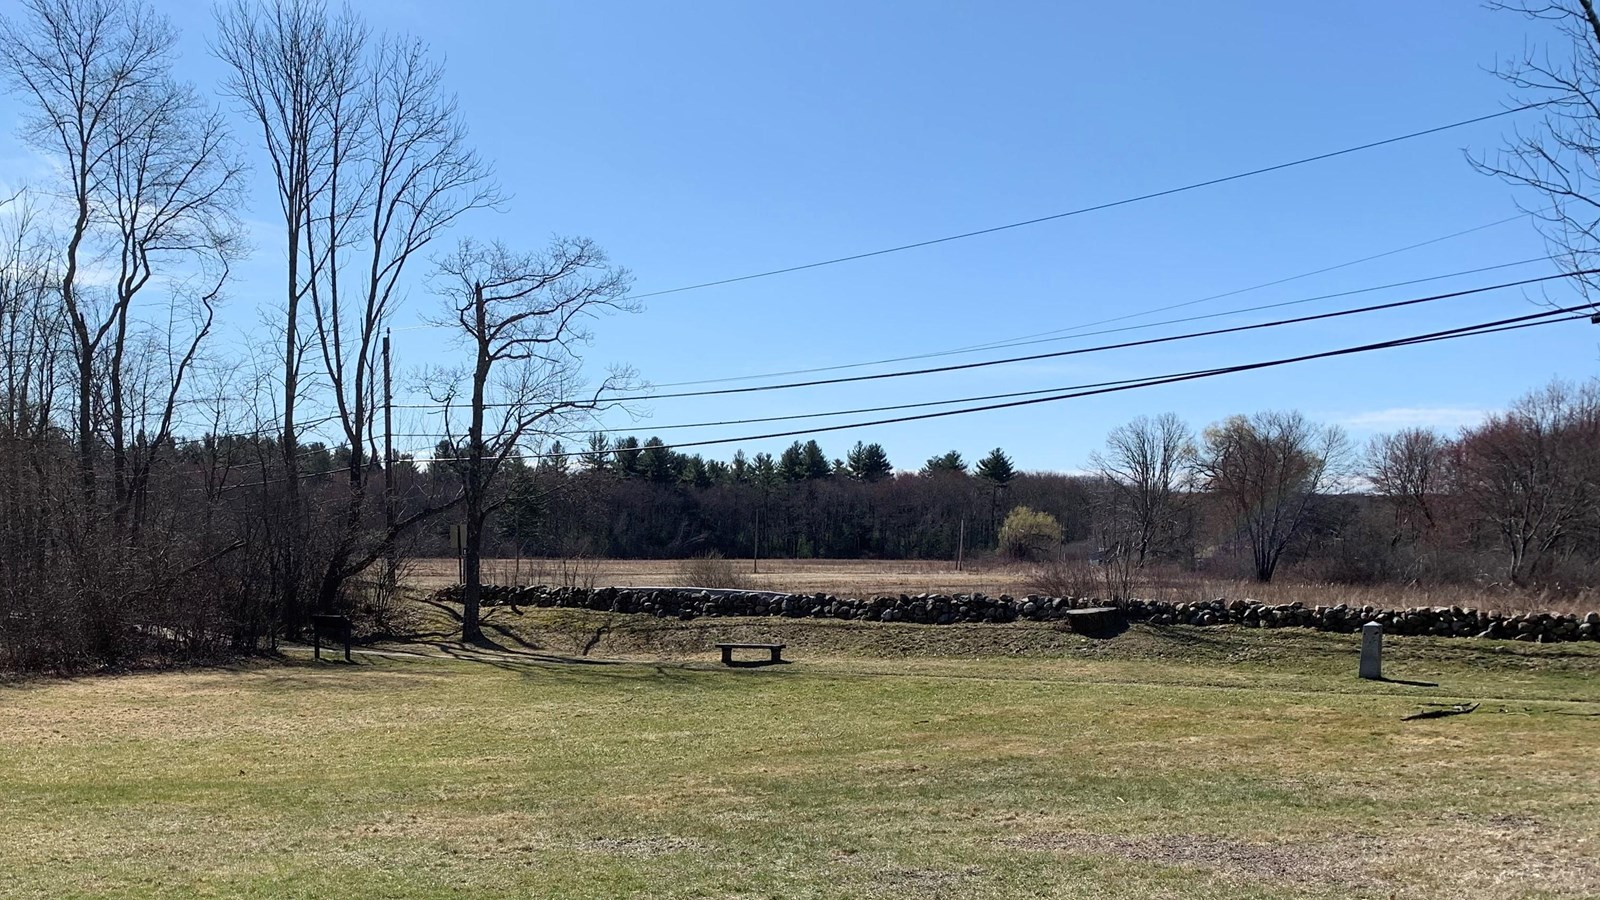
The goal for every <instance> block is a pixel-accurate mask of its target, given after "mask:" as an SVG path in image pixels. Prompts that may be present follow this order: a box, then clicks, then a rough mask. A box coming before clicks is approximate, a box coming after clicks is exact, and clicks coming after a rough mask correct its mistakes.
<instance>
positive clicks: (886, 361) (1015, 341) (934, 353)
mask: <svg viewBox="0 0 1600 900" xmlns="http://www.w3.org/2000/svg"><path fill="white" fill-rule="evenodd" d="M1522 218H1524V215H1523V214H1522V213H1518V214H1517V215H1514V216H1507V217H1506V218H1503V219H1496V220H1495V221H1493V222H1487V223H1484V224H1482V225H1477V226H1474V227H1472V228H1467V229H1463V230H1461V231H1456V232H1452V233H1450V234H1446V235H1441V236H1439V237H1436V238H1430V239H1429V240H1426V241H1419V242H1417V243H1414V244H1407V245H1406V246H1404V247H1396V248H1394V249H1392V250H1385V251H1384V252H1382V253H1374V254H1371V255H1369V256H1363V257H1361V258H1360V259H1352V260H1348V261H1346V262H1342V263H1337V264H1335V265H1331V266H1323V267H1322V268H1320V269H1312V270H1311V271H1309V272H1301V273H1300V274H1298V275H1289V276H1286V277H1283V278H1276V279H1273V280H1272V281H1264V282H1261V283H1260V284H1253V285H1250V286H1249V287H1242V288H1235V289H1233V290H1229V291H1223V292H1221V293H1218V294H1211V295H1208V296H1205V297H1198V298H1196V299H1193V300H1185V301H1183V302H1181V303H1171V304H1167V305H1165V306H1156V307H1151V308H1149V309H1142V310H1139V311H1137V312H1131V313H1127V314H1125V315H1120V316H1113V317H1111V318H1109V319H1097V320H1095V321H1092V322H1080V323H1078V324H1077V325H1069V326H1066V327H1063V328H1055V329H1051V330H1049V331H1038V332H1032V333H1029V334H1024V335H1017V336H1014V337H1009V338H1000V339H997V340H993V341H989V342H986V343H982V344H968V345H965V346H961V347H951V348H947V349H944V350H931V351H927V352H923V353H911V354H906V355H903V356H888V357H884V358H882V359H871V360H863V361H861V362H852V363H836V364H833V365H827V366H812V367H809V368H803V369H787V370H784V371H781V372H762V373H759V374H754V375H731V376H724V377H721V378H699V379H695V380H692V381H669V382H664V383H661V384H657V385H656V387H692V386H694V385H700V384H722V383H726V382H733V381H757V380H760V379H763V378H786V377H788V376H791V375H810V374H814V373H818V372H839V371H844V370H847V369H862V368H866V367H868V366H882V365H890V364H892V363H899V362H911V361H914V360H918V359H934V358H937V357H942V356H956V355H959V354H963V353H976V352H979V351H982V350H993V349H999V348H1003V347H1012V346H1023V345H1026V344H1033V343H1043V341H1042V340H1039V339H1044V338H1049V336H1051V335H1064V336H1063V337H1061V338H1059V339H1060V340H1066V339H1068V338H1072V337H1086V336H1088V335H1093V334H1105V333H1106V332H1103V331H1095V332H1088V333H1087V334H1068V332H1081V331H1082V330H1083V329H1085V328H1093V327H1094V326H1096V325H1106V324H1109V323H1112V322H1121V321H1125V320H1127V319H1136V318H1140V317H1143V316H1148V315H1154V314H1156V313H1159V312H1167V311H1169V310H1174V309H1182V308H1184V307H1188V306H1195V305H1197V304H1200V303H1209V302H1212V301H1215V300H1224V299H1227V298H1228V297H1236V296H1238V295H1240V294H1248V293H1250V292H1252V291H1259V290H1264V289H1266V288H1269V287H1277V286H1279V285H1283V284H1288V283H1289V282H1291V281H1299V280H1300V279H1302V278H1311V277H1313V276H1316V275H1323V274H1326V273H1328V272H1334V271H1337V270H1339V269H1346V268H1349V267H1351V266H1356V265H1360V264H1362V263H1366V262H1371V261H1373V260H1375V259H1383V258H1385V257H1388V256H1394V255H1396V254H1399V253H1405V252H1407V251H1410V250H1416V249H1418V248H1421V247H1427V246H1430V245H1432V244H1438V243H1441V242H1443V241H1448V240H1452V239H1454V238H1458V237H1463V236H1465V235H1468V234H1473V233H1475V232H1479V231H1484V230H1486V229H1489V228H1493V227H1495V226H1498V225H1505V224H1508V223H1510V222H1516V221H1518V220H1520V219H1522ZM1544 258H1547V257H1540V259H1544ZM1473 271H1484V270H1468V271H1467V272H1460V273H1455V274H1463V275H1464V274H1470V272H1473ZM1437 277H1439V278H1446V277H1449V276H1446V275H1441V276H1437ZM1406 283H1408V282H1400V284H1406ZM1392 286H1394V285H1392ZM1329 296H1338V295H1329ZM1154 324H1165V323H1154Z"/></svg>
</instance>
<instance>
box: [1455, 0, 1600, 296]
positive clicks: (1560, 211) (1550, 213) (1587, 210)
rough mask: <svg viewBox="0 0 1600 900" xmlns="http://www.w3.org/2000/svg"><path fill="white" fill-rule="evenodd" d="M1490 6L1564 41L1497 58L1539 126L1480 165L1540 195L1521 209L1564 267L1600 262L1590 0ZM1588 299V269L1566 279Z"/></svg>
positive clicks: (1596, 34) (1596, 37) (1599, 140)
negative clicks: (1539, 24) (1536, 109)
mask: <svg viewBox="0 0 1600 900" xmlns="http://www.w3.org/2000/svg"><path fill="white" fill-rule="evenodd" d="M1489 5H1490V7H1491V8H1494V9H1501V10H1506V11H1510V12H1515V13H1520V14H1522V15H1525V16H1528V17H1529V18H1532V19H1536V20H1540V21H1545V22H1550V23H1552V24H1553V25H1554V26H1555V29H1556V31H1557V33H1558V35H1559V37H1560V39H1561V41H1562V42H1563V43H1564V44H1565V46H1564V47H1558V48H1554V49H1552V48H1530V49H1528V50H1527V51H1526V52H1524V53H1523V54H1522V55H1521V56H1520V57H1517V58H1516V59H1514V60H1512V61H1511V62H1509V63H1506V64H1504V65H1502V66H1501V67H1500V69H1499V74H1500V77H1501V78H1502V79H1503V80H1504V81H1505V82H1506V83H1507V84H1509V85H1510V86H1511V88H1512V89H1513V90H1514V91H1516V92H1517V94H1518V95H1519V99H1522V100H1524V101H1525V102H1531V103H1542V104H1543V109H1544V114H1545V115H1544V121H1543V123H1542V124H1541V126H1540V127H1538V128H1535V129H1531V130H1528V131H1519V132H1517V133H1516V134H1515V135H1514V136H1513V137H1512V139H1511V140H1510V142H1509V143H1508V144H1507V146H1506V147H1505V148H1504V149H1503V150H1501V151H1500V153H1498V154H1497V155H1496V156H1495V157H1494V158H1487V157H1485V158H1477V159H1473V160H1472V162H1473V165H1474V166H1476V167H1477V169H1478V170H1479V171H1480V172H1483V173H1485V174H1488V175H1493V176H1496V177H1499V178H1502V179H1504V180H1505V181H1507V182H1509V183H1511V184H1513V185H1517V186H1520V187H1525V188H1530V189H1532V191H1533V192H1534V193H1536V194H1537V195H1539V197H1540V200H1539V202H1538V203H1537V204H1532V205H1529V206H1528V207H1526V208H1527V211H1528V212H1529V213H1530V214H1531V215H1533V216H1534V218H1535V219H1536V220H1537V222H1538V223H1539V230H1540V232H1541V233H1542V234H1543V235H1544V237H1545V240H1546V242H1547V243H1548V244H1549V246H1550V249H1551V252H1552V256H1554V257H1555V258H1556V259H1557V260H1558V261H1559V262H1560V264H1561V265H1562V267H1563V268H1565V269H1566V270H1567V271H1569V272H1582V271H1586V270H1590V271H1592V270H1593V269H1595V268H1596V263H1597V262H1600V14H1597V13H1596V11H1595V5H1594V2H1593V0H1506V2H1491V3H1490V4H1489ZM1572 280H1573V282H1574V283H1575V284H1577V285H1578V286H1579V289H1580V290H1582V291H1583V293H1584V295H1585V297H1586V298H1589V299H1590V300H1591V301H1592V300H1593V299H1594V293H1593V292H1594V290H1595V288H1597V287H1600V281H1597V280H1596V276H1594V275H1585V276H1580V277H1577V278H1574V279H1572Z"/></svg>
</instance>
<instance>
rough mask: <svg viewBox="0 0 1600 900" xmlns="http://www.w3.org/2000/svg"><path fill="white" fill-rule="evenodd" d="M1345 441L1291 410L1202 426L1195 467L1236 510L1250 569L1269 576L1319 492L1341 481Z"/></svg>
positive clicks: (1338, 433) (1330, 429)
mask: <svg viewBox="0 0 1600 900" xmlns="http://www.w3.org/2000/svg"><path fill="white" fill-rule="evenodd" d="M1348 457H1349V441H1348V439H1347V438H1346V437H1345V434H1344V432H1343V431H1342V430H1340V429H1339V428H1337V427H1333V426H1329V427H1326V428H1318V427H1317V426H1315V425H1313V424H1312V423H1311V422H1310V421H1308V420H1307V419H1306V418H1305V417H1304V416H1302V415H1301V414H1300V413H1298V412H1264V413H1256V414H1255V415H1252V416H1234V417H1232V418H1230V419H1228V420H1226V421H1224V422H1222V423H1220V424H1218V425H1214V426H1212V427H1211V428H1208V429H1206V433H1205V446H1204V448H1203V450H1202V451H1201V453H1200V455H1199V460H1198V462H1199V469H1198V470H1199V473H1200V475H1201V477H1202V478H1203V479H1204V481H1205V484H1206V487H1207V489H1208V490H1210V491H1212V492H1213V493H1215V494H1216V495H1217V496H1218V497H1219V498H1221V499H1222V500H1223V501H1224V502H1225V503H1227V504H1228V505H1229V506H1230V507H1231V508H1232V509H1233V511H1234V512H1235V513H1236V514H1237V516H1238V521H1239V525H1240V528H1241V529H1242V530H1243V531H1244V533H1245V537H1246V539H1247V540H1248V542H1249V545H1250V554H1251V560H1252V563H1253V568H1254V574H1255V577H1256V579H1257V580H1259V581H1263V582H1266V581H1271V580H1272V575H1273V573H1274V572H1275V571H1277V568H1278V563H1279V562H1280V561H1281V560H1282V558H1283V554H1284V551H1285V550H1286V549H1288V547H1289V545H1290V542H1291V541H1293V540H1294V539H1295V537H1297V536H1298V535H1299V534H1300V532H1301V530H1302V529H1303V528H1304V527H1305V525H1306V522H1307V520H1308V513H1309V512H1310V509H1311V505H1312V503H1313V501H1314V500H1315V499H1316V498H1317V496H1318V495H1320V494H1323V493H1326V492H1328V491H1331V490H1334V489H1336V488H1338V487H1339V486H1341V484H1342V483H1343V479H1344V477H1345V476H1346V474H1347V471H1346V470H1347V465H1348V462H1349V459H1348Z"/></svg>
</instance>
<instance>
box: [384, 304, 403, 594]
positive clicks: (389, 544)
mask: <svg viewBox="0 0 1600 900" xmlns="http://www.w3.org/2000/svg"><path fill="white" fill-rule="evenodd" d="M394 522H395V509H394V383H393V381H392V380H391V378H390V370H389V329H387V328H385V329H384V330H383V527H384V534H385V535H386V538H385V547H384V548H383V556H384V566H383V579H384V587H385V588H386V589H387V590H388V591H389V592H390V593H391V594H392V593H393V592H394V586H395V580H396V578H397V577H398V575H397V572H396V570H397V569H398V568H399V555H398V554H397V553H396V552H395V545H394Z"/></svg>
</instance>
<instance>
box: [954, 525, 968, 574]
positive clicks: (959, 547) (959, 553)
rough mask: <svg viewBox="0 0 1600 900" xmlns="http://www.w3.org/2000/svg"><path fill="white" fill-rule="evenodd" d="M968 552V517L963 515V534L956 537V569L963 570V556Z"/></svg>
mask: <svg viewBox="0 0 1600 900" xmlns="http://www.w3.org/2000/svg"><path fill="white" fill-rule="evenodd" d="M966 552H967V517H966V516H962V517H961V536H960V537H959V538H957V539H956V571H957V572H959V571H961V558H962V557H963V556H965V555H966Z"/></svg>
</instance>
